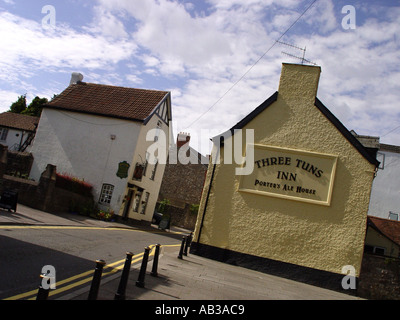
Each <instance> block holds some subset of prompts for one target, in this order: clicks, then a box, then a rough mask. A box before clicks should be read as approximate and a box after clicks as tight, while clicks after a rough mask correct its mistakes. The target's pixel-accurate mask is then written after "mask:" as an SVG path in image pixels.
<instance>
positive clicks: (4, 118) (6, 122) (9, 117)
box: [0, 112, 39, 131]
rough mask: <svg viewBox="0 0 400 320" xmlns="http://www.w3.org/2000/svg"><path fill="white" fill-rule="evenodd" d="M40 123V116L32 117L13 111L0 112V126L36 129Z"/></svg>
mask: <svg viewBox="0 0 400 320" xmlns="http://www.w3.org/2000/svg"><path fill="white" fill-rule="evenodd" d="M38 123H39V118H38V117H32V116H27V115H25V114H19V113H13V112H4V113H1V114H0V126H2V127H7V128H12V129H19V130H25V131H35V128H36V125H37V124H38Z"/></svg>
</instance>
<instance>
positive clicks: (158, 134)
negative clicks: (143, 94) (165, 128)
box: [154, 120, 162, 142]
mask: <svg viewBox="0 0 400 320" xmlns="http://www.w3.org/2000/svg"><path fill="white" fill-rule="evenodd" d="M161 126H162V122H161V121H160V120H158V121H157V130H156V134H155V136H154V142H157V141H158V137H159V136H160V131H161Z"/></svg>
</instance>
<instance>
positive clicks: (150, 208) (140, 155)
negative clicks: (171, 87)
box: [119, 114, 170, 223]
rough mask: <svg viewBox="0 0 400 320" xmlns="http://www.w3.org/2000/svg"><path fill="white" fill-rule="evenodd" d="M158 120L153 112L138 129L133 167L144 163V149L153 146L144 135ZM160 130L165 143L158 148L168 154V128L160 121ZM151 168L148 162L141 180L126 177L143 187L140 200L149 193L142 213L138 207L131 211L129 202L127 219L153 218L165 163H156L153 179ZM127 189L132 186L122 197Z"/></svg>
mask: <svg viewBox="0 0 400 320" xmlns="http://www.w3.org/2000/svg"><path fill="white" fill-rule="evenodd" d="M160 120H161V119H160V118H159V117H158V116H157V115H155V114H154V115H153V116H152V117H151V119H150V120H149V121H148V122H147V123H146V125H144V126H143V127H142V130H141V131H140V135H139V138H138V141H139V143H138V144H137V146H136V149H135V153H134V156H133V158H132V160H131V163H132V168H133V169H134V167H135V165H136V163H144V162H145V161H146V151H148V150H149V148H150V147H151V146H155V145H154V141H146V136H147V133H148V132H149V130H153V129H156V128H157V123H158V121H160ZM160 130H162V132H164V136H165V139H166V141H165V142H166V143H165V144H164V145H163V146H161V148H160V150H163V152H165V154H167V155H168V148H169V134H170V128H169V126H168V125H167V124H166V123H165V122H162V124H161V128H160ZM161 139H162V138H160V140H159V142H160V144H162V143H161ZM154 153H155V155H156V156H157V153H156V152H154ZM153 168H154V165H153V164H148V166H147V169H146V174H145V175H144V176H143V177H142V179H141V180H135V179H133V175H132V174H130V175H129V177H128V183H129V184H130V185H131V186H133V185H134V186H136V187H139V188H142V189H144V190H143V192H142V198H141V201H142V200H143V199H144V198H143V197H144V195H145V193H146V192H148V193H149V194H150V196H149V199H148V202H147V205H146V210H145V213H144V214H141V213H140V209H139V212H134V211H133V201H132V202H131V203H130V206H129V211H128V215H127V218H129V219H133V220H136V221H144V222H145V223H150V222H151V220H152V218H153V213H154V209H155V206H156V203H157V198H158V193H159V191H160V186H161V182H162V179H163V176H164V170H165V163H161V162H160V163H159V164H158V165H157V170H156V174H155V177H154V180H152V179H150V174H151V171H152V170H153ZM129 189H133V188H126V189H125V193H124V198H126V197H127V195H128V192H129ZM126 205H127V204H126V203H124V205H122V206H121V208H120V210H119V215H120V216H123V215H124V210H125V206H126Z"/></svg>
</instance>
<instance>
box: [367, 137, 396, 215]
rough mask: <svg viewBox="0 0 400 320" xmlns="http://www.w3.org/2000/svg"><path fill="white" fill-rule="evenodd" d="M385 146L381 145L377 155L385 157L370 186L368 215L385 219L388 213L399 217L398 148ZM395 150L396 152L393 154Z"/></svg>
mask: <svg viewBox="0 0 400 320" xmlns="http://www.w3.org/2000/svg"><path fill="white" fill-rule="evenodd" d="M384 146H385V145H383V144H382V145H381V150H380V151H379V153H383V154H384V155H385V158H384V161H382V160H383V158H382V157H380V158H379V160H380V161H382V164H381V166H382V165H383V169H379V170H378V172H377V175H376V178H375V179H374V182H373V184H372V193H371V201H370V205H369V210H368V214H369V215H372V216H376V217H381V218H385V219H387V218H388V217H389V212H390V211H392V212H395V213H397V214H399V216H400V197H399V190H400V181H399V179H398V176H399V173H400V153H399V151H400V147H395V146H393V148H392V149H393V150H392V151H390V150H388V149H385V147H384ZM395 150H397V152H395Z"/></svg>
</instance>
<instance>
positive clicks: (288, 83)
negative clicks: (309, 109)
mask: <svg viewBox="0 0 400 320" xmlns="http://www.w3.org/2000/svg"><path fill="white" fill-rule="evenodd" d="M320 74H321V67H318V66H308V65H302V64H301V65H300V64H291V63H283V64H282V72H281V79H280V82H279V90H278V92H279V95H280V96H281V97H282V98H283V99H285V100H297V102H298V103H300V101H299V100H301V102H307V103H310V102H311V103H312V104H314V101H315V97H316V96H317V90H318V82H319V76H320Z"/></svg>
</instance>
